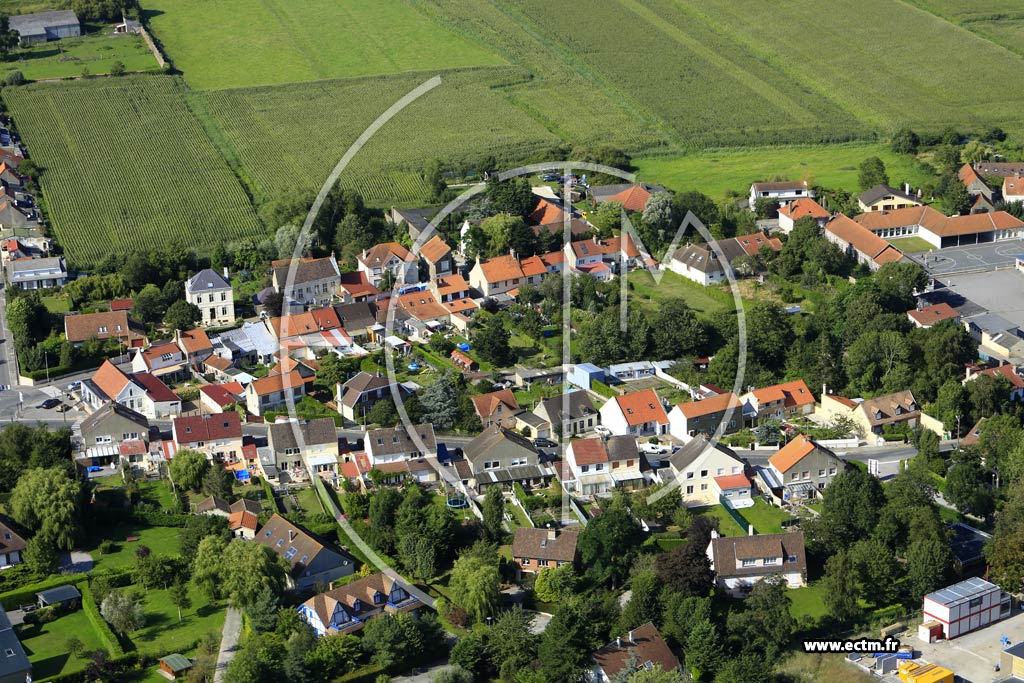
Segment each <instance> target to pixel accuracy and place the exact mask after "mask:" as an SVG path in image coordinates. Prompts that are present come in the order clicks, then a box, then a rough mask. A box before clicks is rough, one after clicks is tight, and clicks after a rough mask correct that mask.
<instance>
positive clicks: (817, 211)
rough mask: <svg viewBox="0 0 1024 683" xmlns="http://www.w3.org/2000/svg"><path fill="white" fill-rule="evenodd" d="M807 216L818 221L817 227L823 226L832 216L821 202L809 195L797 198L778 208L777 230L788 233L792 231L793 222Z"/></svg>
mask: <svg viewBox="0 0 1024 683" xmlns="http://www.w3.org/2000/svg"><path fill="white" fill-rule="evenodd" d="M808 216H810V217H811V218H813V219H814V220H815V221H816V222H817V223H818V227H819V228H823V227H825V223H827V222H828V219H829V218H831V217H832V214H831V213H829V212H828V211H827V210H826V209H825V208H824V207H823V206H822V205H821V204H819V203H818V202H816V201H814V200H813V199H811V198H809V197H808V198H806V199H797V200H796V201H793V202H790V203H789V204H786V205H785V206H784V207H782V208H781V209H779V230H781V231H782V232H784V233H786V234H787V235H788V234H789V233H791V232H792V231H793V224H794V223H796V222H797V221H798V220H800V219H801V218H807V217H808Z"/></svg>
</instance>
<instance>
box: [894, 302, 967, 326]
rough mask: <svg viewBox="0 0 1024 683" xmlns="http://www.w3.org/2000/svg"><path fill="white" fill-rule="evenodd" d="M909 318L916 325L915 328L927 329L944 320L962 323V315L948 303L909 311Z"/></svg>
mask: <svg viewBox="0 0 1024 683" xmlns="http://www.w3.org/2000/svg"><path fill="white" fill-rule="evenodd" d="M907 317H908V318H909V319H910V322H912V323H914V327H923V328H926V329H927V328H929V327H931V326H932V325H937V324H939V323H941V322H942V321H943V320H952V321H954V322H957V323H959V322H960V313H959V312H958V311H957V310H956V309H955V308H953V307H952V306H950V305H949V304H947V303H946V302H942V303H938V304H935V305H934V306H922V307H919V308H914V309H911V310H909V311H907Z"/></svg>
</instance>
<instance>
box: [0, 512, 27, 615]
mask: <svg viewBox="0 0 1024 683" xmlns="http://www.w3.org/2000/svg"><path fill="white" fill-rule="evenodd" d="M24 552H25V539H24V538H22V537H21V536H20V535H18V534H17V533H16V532H15V531H14V530H13V529H12V528H11V527H10V526H8V525H7V524H5V523H4V521H3V520H2V519H0V569H7V568H8V567H13V566H14V565H16V564H21V563H22V562H24V559H23V558H22V556H21V555H22V553H24ZM2 611H3V610H2V609H0V612H2Z"/></svg>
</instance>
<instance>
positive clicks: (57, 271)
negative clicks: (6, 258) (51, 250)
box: [7, 256, 68, 289]
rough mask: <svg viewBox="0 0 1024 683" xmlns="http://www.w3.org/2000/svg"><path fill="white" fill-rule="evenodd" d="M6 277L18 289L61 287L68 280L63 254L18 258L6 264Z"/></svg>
mask: <svg viewBox="0 0 1024 683" xmlns="http://www.w3.org/2000/svg"><path fill="white" fill-rule="evenodd" d="M7 279H8V280H9V281H10V283H11V286H13V287H17V288H18V289H46V288H49V287H63V286H64V285H65V284H66V283H67V281H68V269H67V266H65V265H64V257H63V256H48V257H46V258H33V259H18V260H17V261H11V262H10V264H9V265H8V266H7Z"/></svg>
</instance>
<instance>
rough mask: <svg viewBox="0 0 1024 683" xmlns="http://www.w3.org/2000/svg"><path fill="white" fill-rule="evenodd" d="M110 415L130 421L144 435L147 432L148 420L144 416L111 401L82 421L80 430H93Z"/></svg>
mask: <svg viewBox="0 0 1024 683" xmlns="http://www.w3.org/2000/svg"><path fill="white" fill-rule="evenodd" d="M111 415H118V416H120V417H123V418H124V419H126V420H131V421H132V422H134V423H135V424H137V425H139V427H141V428H142V431H143V432H145V433H148V432H149V420H148V419H147V418H146V416H145V415H143V414H141V413H137V412H135V411H134V410H132V409H131V408H126V407H125V406H123V405H121V404H120V403H114V402H113V401H112V402H110V403H107V404H106V405H104V406H103V407H101V408H100V409H99V410H97V411H96V412H95V413H93V414H92V415H90V416H88V417H87V418H85V419H84V420H82V424H81V429H82V431H83V432H84V431H88V430H91V429H95V428H96V427H97V426H98V425H99V424H100V423H102V422H103V421H104V420H106V419H107V418H108V417H110V416H111Z"/></svg>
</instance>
